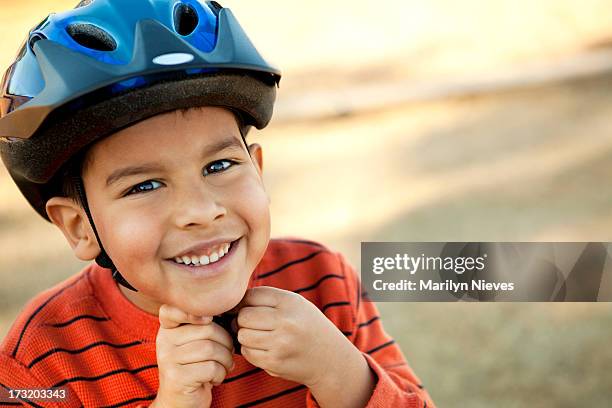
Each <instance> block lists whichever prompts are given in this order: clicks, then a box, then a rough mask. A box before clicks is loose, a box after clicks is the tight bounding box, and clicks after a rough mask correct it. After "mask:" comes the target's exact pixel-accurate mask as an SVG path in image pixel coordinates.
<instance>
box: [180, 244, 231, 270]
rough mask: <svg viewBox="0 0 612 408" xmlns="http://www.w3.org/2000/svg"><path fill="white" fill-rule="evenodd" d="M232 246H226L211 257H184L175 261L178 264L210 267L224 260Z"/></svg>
mask: <svg viewBox="0 0 612 408" xmlns="http://www.w3.org/2000/svg"><path fill="white" fill-rule="evenodd" d="M229 248H230V244H229V243H227V244H224V245H222V246H221V247H219V249H218V250H217V251H213V252H211V253H210V255H208V256H207V255H202V256H199V257H198V256H195V255H194V256H187V255H185V256H182V257H176V258H174V261H175V262H177V263H184V264H185V265H195V266H199V265H208V264H209V263H213V262H217V261H218V260H219V259H221V258H223V257H224V256H225V254H227V253H228V252H229Z"/></svg>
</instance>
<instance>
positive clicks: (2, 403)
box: [0, 383, 44, 408]
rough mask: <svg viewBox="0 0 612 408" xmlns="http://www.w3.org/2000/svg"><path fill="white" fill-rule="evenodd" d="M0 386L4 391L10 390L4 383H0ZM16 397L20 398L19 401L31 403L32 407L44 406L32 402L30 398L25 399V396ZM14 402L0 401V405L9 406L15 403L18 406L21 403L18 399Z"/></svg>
mask: <svg viewBox="0 0 612 408" xmlns="http://www.w3.org/2000/svg"><path fill="white" fill-rule="evenodd" d="M0 387H2V388H4V389H5V390H6V391H10V390H11V388H10V387H7V386H6V385H4V384H2V383H0ZM18 399H20V400H21V401H23V402H27V403H28V404H30V405H31V406H33V407H34V408H44V407H43V406H42V405H38V404H35V403H34V402H32V401H30V400H29V399H27V398H21V397H19V398H18ZM15 402H16V404H15V403H13V402H7V403H4V402H0V405H11V406H15V405H17V406H20V405H23V404H22V403H21V402H18V401H15Z"/></svg>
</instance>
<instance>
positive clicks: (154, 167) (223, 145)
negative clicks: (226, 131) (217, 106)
mask: <svg viewBox="0 0 612 408" xmlns="http://www.w3.org/2000/svg"><path fill="white" fill-rule="evenodd" d="M229 148H236V149H239V150H242V143H241V142H240V141H239V140H238V139H236V138H235V137H233V136H232V137H229V138H226V139H223V140H220V141H218V142H215V143H212V144H210V145H208V146H206V148H205V149H204V151H203V152H202V157H206V156H210V155H212V154H215V153H217V152H220V151H222V150H225V149H229ZM161 169H162V167H161V166H159V165H158V164H155V163H145V164H142V165H138V166H130V167H122V168H120V169H117V170H115V171H113V172H112V173H111V175H110V176H108V178H107V179H106V185H107V186H110V185H111V184H113V183H115V182H116V181H117V180H119V179H121V178H124V177H128V176H134V175H137V174H142V173H152V172H155V171H160V170H161Z"/></svg>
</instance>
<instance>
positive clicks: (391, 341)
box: [366, 340, 395, 354]
mask: <svg viewBox="0 0 612 408" xmlns="http://www.w3.org/2000/svg"><path fill="white" fill-rule="evenodd" d="M393 343H395V340H389V341H388V342H386V343H384V344H381V345H380V346H376V347H374V348H373V349H370V350H368V351H366V353H368V354H372V353H375V352H377V351H378V350H380V349H383V348H385V347H387V346H390V345H392V344H393Z"/></svg>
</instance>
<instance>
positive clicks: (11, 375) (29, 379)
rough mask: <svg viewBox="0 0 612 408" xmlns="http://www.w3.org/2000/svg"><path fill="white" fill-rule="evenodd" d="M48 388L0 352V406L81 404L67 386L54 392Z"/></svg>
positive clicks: (19, 364)
mask: <svg viewBox="0 0 612 408" xmlns="http://www.w3.org/2000/svg"><path fill="white" fill-rule="evenodd" d="M35 390H38V391H35ZM49 390H51V385H50V384H47V383H45V381H42V380H40V379H38V378H36V377H35V376H34V375H33V374H32V373H31V371H30V370H29V369H28V368H27V367H25V366H24V365H22V364H21V363H20V362H19V361H17V360H15V359H14V358H13V357H11V356H10V355H7V354H4V353H2V352H0V406H5V405H8V406H26V407H45V408H46V407H62V408H71V407H81V406H82V405H83V404H81V402H80V401H79V399H78V397H77V395H76V394H75V393H74V392H73V391H72V389H71V388H70V387H68V386H64V387H59V388H57V390H58V393H56V394H52V393H51V394H50V393H49ZM23 391H25V393H24V392H23Z"/></svg>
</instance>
